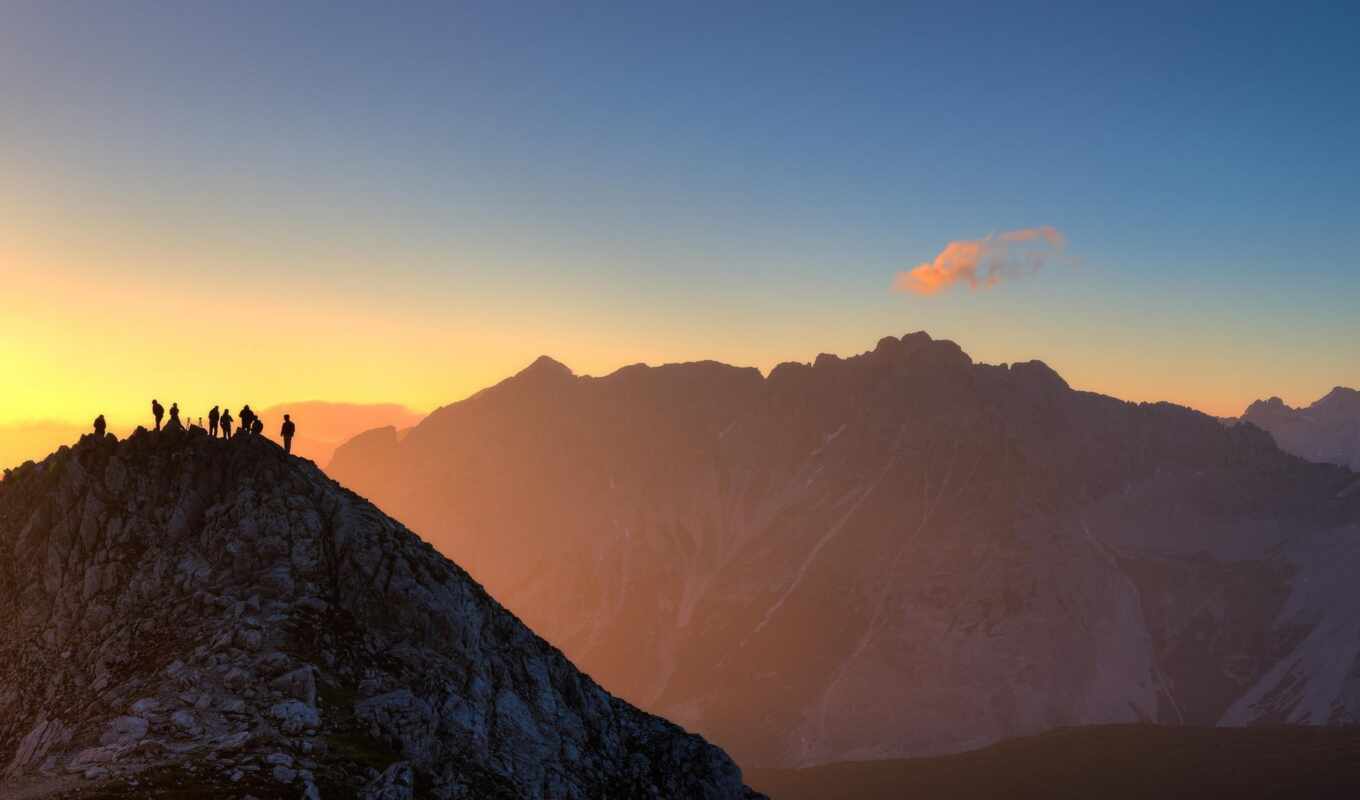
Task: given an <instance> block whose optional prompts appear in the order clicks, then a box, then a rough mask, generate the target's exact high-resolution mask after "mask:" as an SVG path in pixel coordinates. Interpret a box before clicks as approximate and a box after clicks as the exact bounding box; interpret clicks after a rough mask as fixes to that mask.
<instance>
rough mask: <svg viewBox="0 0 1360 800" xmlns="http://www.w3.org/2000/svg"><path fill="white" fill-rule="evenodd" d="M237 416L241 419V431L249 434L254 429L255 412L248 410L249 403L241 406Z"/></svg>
mask: <svg viewBox="0 0 1360 800" xmlns="http://www.w3.org/2000/svg"><path fill="white" fill-rule="evenodd" d="M237 416H238V417H240V418H241V430H243V431H245V432H246V433H250V431H251V429H252V428H254V427H255V412H254V411H251V410H250V403H246V404H245V405H244V406H241V413H240V414H237Z"/></svg>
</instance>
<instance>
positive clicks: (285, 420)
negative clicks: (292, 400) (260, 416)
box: [283, 414, 292, 422]
mask: <svg viewBox="0 0 1360 800" xmlns="http://www.w3.org/2000/svg"><path fill="white" fill-rule="evenodd" d="M290 419H292V417H290V416H288V415H287V414H284V415H283V421H284V422H287V421H288V420H290Z"/></svg>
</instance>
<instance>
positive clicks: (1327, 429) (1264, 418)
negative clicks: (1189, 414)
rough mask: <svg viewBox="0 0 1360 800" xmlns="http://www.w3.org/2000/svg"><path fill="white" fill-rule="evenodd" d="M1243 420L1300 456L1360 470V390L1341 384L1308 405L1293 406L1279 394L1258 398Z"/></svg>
mask: <svg viewBox="0 0 1360 800" xmlns="http://www.w3.org/2000/svg"><path fill="white" fill-rule="evenodd" d="M1242 420H1243V421H1245V422H1250V423H1252V424H1253V425H1256V426H1258V427H1260V428H1262V429H1264V430H1266V431H1269V432H1270V435H1271V436H1273V437H1275V441H1276V442H1277V443H1278V444H1279V445H1280V447H1281V448H1283V449H1285V450H1288V451H1289V452H1291V453H1293V454H1294V455H1296V456H1299V457H1301V458H1306V459H1308V460H1309V461H1321V462H1326V463H1328V464H1340V465H1342V466H1344V467H1350V468H1351V469H1353V470H1355V471H1357V472H1360V391H1356V390H1355V389H1347V388H1344V387H1341V386H1338V387H1336V388H1335V389H1333V390H1332V391H1331V392H1329V393H1328V394H1327V396H1326V397H1324V398H1322V399H1321V400H1319V401H1317V402H1316V403H1314V404H1312V405H1311V406H1308V407H1307V408H1291V407H1289V406H1287V405H1285V404H1284V401H1283V400H1281V399H1280V398H1278V397H1272V398H1270V399H1269V400H1257V401H1256V402H1254V403H1252V404H1251V405H1250V406H1248V407H1247V410H1246V412H1245V413H1244V414H1243V415H1242Z"/></svg>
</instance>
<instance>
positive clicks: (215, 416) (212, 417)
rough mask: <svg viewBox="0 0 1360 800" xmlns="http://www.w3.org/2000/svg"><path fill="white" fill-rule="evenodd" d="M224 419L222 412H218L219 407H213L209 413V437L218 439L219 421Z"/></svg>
mask: <svg viewBox="0 0 1360 800" xmlns="http://www.w3.org/2000/svg"><path fill="white" fill-rule="evenodd" d="M221 418H222V412H221V411H218V410H217V406H213V407H212V411H209V412H208V435H209V436H211V437H212V438H214V439H216V438H217V421H218V420H219V419H221Z"/></svg>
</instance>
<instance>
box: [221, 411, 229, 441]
mask: <svg viewBox="0 0 1360 800" xmlns="http://www.w3.org/2000/svg"><path fill="white" fill-rule="evenodd" d="M222 438H223V439H230V438H231V409H230V408H229V409H227V410H226V411H223V412H222Z"/></svg>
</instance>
